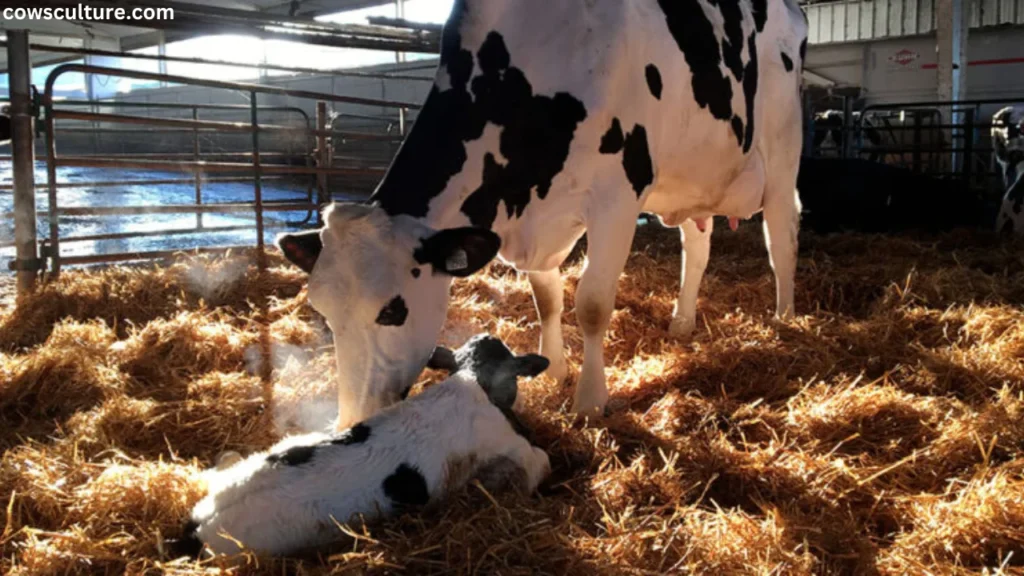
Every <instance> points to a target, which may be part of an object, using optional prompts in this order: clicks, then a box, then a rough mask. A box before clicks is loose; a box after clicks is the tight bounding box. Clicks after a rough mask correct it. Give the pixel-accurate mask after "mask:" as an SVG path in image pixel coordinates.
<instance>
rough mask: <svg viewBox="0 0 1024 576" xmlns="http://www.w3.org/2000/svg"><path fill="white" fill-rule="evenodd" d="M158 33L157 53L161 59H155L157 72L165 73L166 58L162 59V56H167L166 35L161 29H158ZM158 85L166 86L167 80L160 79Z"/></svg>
mask: <svg viewBox="0 0 1024 576" xmlns="http://www.w3.org/2000/svg"><path fill="white" fill-rule="evenodd" d="M158 34H160V42H159V43H158V44H157V54H158V55H159V56H161V59H160V60H157V72H159V73H160V74H167V60H163V59H162V57H164V56H167V35H166V34H165V33H164V31H163V30H160V31H159V32H158ZM160 87H161V88H166V87H167V82H165V81H163V80H161V81H160Z"/></svg>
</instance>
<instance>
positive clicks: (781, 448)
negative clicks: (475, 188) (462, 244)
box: [0, 225, 1024, 575]
mask: <svg viewBox="0 0 1024 576" xmlns="http://www.w3.org/2000/svg"><path fill="white" fill-rule="evenodd" d="M801 246H802V247H801V257H800V261H799V271H798V278H797V307H798V311H799V313H800V314H801V315H800V316H797V317H796V318H795V319H793V320H792V321H788V322H784V323H779V322H776V321H774V320H772V319H771V316H770V311H771V309H772V302H773V298H774V288H773V280H772V277H771V274H770V271H769V267H768V263H767V258H766V256H765V251H764V246H763V243H762V241H761V239H760V234H759V229H758V228H757V226H755V225H748V226H744V227H741V229H740V231H739V232H737V233H729V232H727V231H726V232H719V233H718V234H717V235H716V237H715V240H714V247H713V251H712V259H711V265H710V267H709V271H708V275H707V277H706V279H705V284H704V286H703V287H702V291H701V294H702V296H701V300H700V303H699V313H700V314H701V316H702V320H701V321H699V322H698V331H697V334H696V335H695V336H694V337H693V338H692V339H691V340H688V341H679V340H676V339H674V338H672V337H670V336H669V335H668V333H667V332H666V328H667V325H668V320H669V318H670V315H671V311H672V304H673V300H674V297H675V294H676V291H677V286H678V272H679V258H678V238H677V236H676V235H675V233H674V232H672V231H667V230H660V229H657V228H654V227H642V228H641V230H640V233H639V234H638V237H637V239H636V242H635V245H634V252H633V254H632V256H631V258H630V261H629V264H628V267H627V270H626V274H625V275H624V276H623V278H622V280H621V281H620V284H619V293H618V300H617V309H616V312H615V315H614V317H613V320H612V324H611V328H610V331H609V334H608V338H607V342H608V348H607V352H606V359H607V361H608V363H609V365H610V369H609V384H610V388H611V401H610V404H611V409H612V411H611V414H610V415H609V416H608V417H607V418H605V419H603V420H602V421H601V422H599V423H591V425H590V426H587V425H585V424H584V423H582V422H577V421H574V420H573V419H572V418H570V417H568V416H567V415H566V414H565V410H566V407H567V404H568V402H569V398H570V395H569V389H568V388H566V387H562V386H556V385H554V384H553V383H552V382H551V381H550V380H548V379H547V378H544V377H542V378H539V379H537V380H534V381H530V382H527V383H525V384H524V385H523V391H522V394H523V396H524V397H525V400H526V404H527V407H528V412H527V415H526V417H525V421H526V422H527V423H528V424H529V425H531V426H532V427H533V428H534V430H535V433H536V441H537V442H538V443H539V444H541V445H542V446H544V447H545V448H546V449H547V450H548V452H549V454H550V455H551V459H552V463H553V468H554V470H553V475H552V477H551V479H550V480H549V481H548V482H546V483H545V485H544V486H543V487H542V490H541V493H540V494H539V495H535V496H533V497H520V496H515V495H507V494H488V493H486V492H484V491H483V490H482V489H481V488H480V487H479V486H470V487H468V488H467V489H466V490H465V491H464V492H462V493H459V494H456V495H455V496H454V500H453V501H452V502H451V503H450V504H449V505H447V506H445V507H442V508H438V509H435V510H428V511H426V512H424V513H423V514H422V515H418V516H405V517H402V518H398V519H396V520H394V521H391V522H388V523H385V524H377V525H369V526H363V525H355V526H347V527H343V528H339V533H338V536H339V539H338V544H337V546H335V547H333V548H331V549H328V550H324V551H323V552H322V553H321V554H320V555H318V556H306V557H303V558H292V559H269V558H256V557H252V556H246V555H240V556H238V557H234V558H221V559H215V560H210V561H206V562H205V563H202V564H197V563H194V562H191V561H186V560H183V559H173V558H167V557H166V555H165V554H164V550H166V546H165V544H166V541H167V540H168V539H172V538H174V537H176V536H177V535H178V534H179V530H180V526H181V522H182V520H183V519H184V518H185V516H186V515H187V514H188V512H189V510H190V508H191V506H192V505H193V504H194V503H195V502H196V501H197V500H198V499H199V498H201V497H202V495H203V491H204V487H203V486H202V484H201V482H200V479H199V475H198V473H199V471H200V470H202V469H203V468H205V467H207V466H210V465H212V464H213V463H214V461H215V459H216V457H217V455H218V454H220V453H221V452H222V451H224V450H235V451H239V452H242V453H248V452H251V451H253V450H257V449H261V448H264V447H266V446H268V445H269V444H271V443H273V442H274V441H275V440H276V439H277V438H278V437H279V436H280V434H282V433H284V432H286V431H288V430H292V429H303V428H308V427H311V426H318V425H321V424H322V423H323V422H324V421H325V419H327V418H329V417H330V415H331V411H332V409H333V405H332V404H333V398H332V397H333V390H332V387H331V380H330V378H331V373H332V370H333V360H332V355H331V352H332V350H331V347H330V339H329V337H328V336H327V332H326V329H325V327H324V326H323V323H322V321H321V320H319V318H318V317H317V316H316V315H315V313H313V312H312V311H311V310H310V308H309V307H308V305H307V304H306V302H305V293H304V291H303V285H304V277H303V275H302V274H301V273H300V272H298V271H296V270H295V269H294V268H291V267H288V266H285V265H284V264H283V262H282V261H281V260H280V258H279V257H277V256H272V257H271V262H270V267H269V268H268V269H267V270H266V272H264V273H263V274H262V275H261V273H260V272H258V271H257V269H256V266H255V265H253V264H252V262H251V261H250V259H249V258H250V256H251V255H247V254H236V255H231V256H228V257H226V258H216V259H214V258H184V259H182V260H179V261H177V262H175V263H173V264H170V265H168V266H166V267H161V268H155V269H143V268H109V269H104V270H99V271H91V272H82V271H70V272H67V273H65V274H64V275H63V276H62V278H61V279H60V280H59V281H57V282H55V283H51V284H49V285H47V286H46V287H45V288H43V289H42V290H41V291H39V292H38V293H37V294H35V295H33V296H31V297H28V298H27V299H25V300H23V301H22V302H20V304H19V306H18V307H17V308H10V309H8V310H6V311H4V312H2V313H0V314H2V316H0V420H2V422H3V423H4V425H3V434H2V436H0V450H2V451H3V459H2V464H0V496H2V499H3V501H2V502H0V510H4V513H3V516H2V518H3V521H0V552H2V554H0V571H4V572H8V571H9V572H10V573H12V574H33V575H34V574H40V575H42V574H120V573H131V574H140V573H172V574H207V573H209V574H214V573H223V572H228V573H239V574H256V573H259V574H263V573H266V574H282V573H293V574H319V573H329V572H337V573H396V572H401V573H410V574H424V573H463V574H477V573H479V574H493V573H501V574H534V573H550V574H588V575H590V574H625V573H629V574H653V573H707V574H741V573H748V574H832V573H836V574H873V573H882V574H906V573H913V574H925V573H930V574H967V573H976V572H979V571H985V570H987V571H988V573H991V574H994V573H1006V574H1010V573H1015V574H1021V573H1024V452H1022V451H1024V391H1022V386H1024V308H1022V304H1024V244H1022V243H1021V242H1020V241H1017V242H1015V243H1014V242H1013V241H1005V240H998V239H996V238H994V237H990V236H986V235H979V234H974V233H965V232H954V233H949V234H945V235H941V236H933V237H927V238H921V237H917V238H910V237H869V236H861V235H855V234H844V235H837V236H831V237H815V236H811V235H805V237H803V238H802V245H801ZM581 266H582V264H581V261H580V259H579V258H578V257H576V258H575V259H574V260H571V261H570V263H569V264H568V265H567V266H566V268H567V272H568V277H569V281H568V282H567V295H566V299H567V302H566V303H567V306H566V313H565V315H564V317H563V321H564V323H565V327H566V341H567V344H568V345H569V346H570V347H571V353H570V356H569V362H570V365H571V367H573V368H578V366H579V362H580V359H581V339H580V337H579V334H578V331H577V329H576V325H575V318H574V315H573V313H572V302H573V293H574V288H575V283H576V279H577V278H578V276H579V272H580V269H581ZM482 330H488V331H491V332H492V333H495V334H496V335H498V336H500V337H502V338H503V339H505V340H506V341H507V342H508V343H509V344H510V345H511V346H512V347H513V348H514V349H517V350H520V351H526V350H529V349H532V348H533V347H534V346H535V345H536V339H537V337H538V332H539V327H538V324H537V322H536V319H535V314H534V312H533V305H532V300H531V296H530V292H529V287H528V282H527V281H526V280H525V278H524V277H521V276H517V275H516V273H515V272H514V271H511V270H509V269H508V268H505V267H503V266H501V265H492V266H491V267H490V268H489V269H488V271H487V272H486V273H483V274H479V275H477V276H475V277H473V278H470V279H467V280H465V281H460V282H457V283H456V284H455V287H454V289H453V306H452V308H451V311H450V313H449V319H448V323H447V325H446V328H445V331H444V334H443V336H442V338H443V340H444V341H445V342H446V343H449V344H459V343H461V342H462V341H463V340H464V339H465V338H467V337H469V336H471V335H472V334H475V333H477V332H479V331H482ZM262 358H268V359H269V360H268V362H267V363H264V362H263V360H261V359H262ZM271 370H272V373H271V376H270V378H269V379H264V378H261V376H260V375H261V374H266V373H267V372H269V371H271ZM437 378H438V375H437V374H434V373H427V374H425V375H424V381H425V382H427V383H429V382H432V381H436V380H437Z"/></svg>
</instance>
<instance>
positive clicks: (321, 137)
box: [0, 64, 419, 274]
mask: <svg viewBox="0 0 1024 576" xmlns="http://www.w3.org/2000/svg"><path fill="white" fill-rule="evenodd" d="M72 72H78V73H85V74H100V75H105V76H112V77H118V78H131V79H139V80H152V81H159V82H165V83H168V84H183V85H191V86H201V87H207V88H212V89H218V90H230V91H233V92H241V93H243V94H245V95H246V96H247V98H248V100H249V103H248V104H245V105H233V104H182V103H170V102H168V103H161V102H119V101H86V100H67V101H62V100H57V99H56V98H55V97H54V86H55V85H56V83H57V80H58V78H59V77H60V76H62V75H64V74H68V73H72ZM270 96H277V97H288V98H297V99H306V100H312V101H316V103H317V105H316V110H317V115H316V118H315V120H312V121H311V119H310V117H309V114H307V113H306V112H305V111H304V110H302V108H299V107H296V106H261V105H259V101H260V99H261V98H267V97H270ZM328 102H334V103H339V104H355V105H363V106H374V107H382V108H393V109H396V110H397V117H398V118H400V119H402V120H403V121H401V122H399V124H401V125H403V128H404V118H405V115H406V113H407V111H408V110H410V109H416V108H419V104H416V103H412V102H400V101H391V100H381V99H374V98H363V97H354V96H342V95H335V94H323V93H318V92H310V91H305V90H292V89H287V88H281V87H277V86H266V85H259V84H251V83H243V82H224V81H218V80H205V79H195V78H187V77H182V76H174V75H168V74H155V73H151V72H144V71H137V70H122V69H117V68H109V67H103V66H92V65H86V64H64V65H60V66H57V67H56V68H55V69H54V70H53V71H52V72H51V73H50V74H49V76H48V77H47V79H46V84H45V89H44V90H43V93H42V95H41V108H42V110H41V113H42V126H43V133H44V136H45V163H46V174H47V181H46V183H45V184H39V185H36V186H34V187H35V188H37V189H42V188H45V189H46V190H47V197H48V200H49V207H48V209H47V210H45V211H42V212H40V213H39V216H40V217H42V218H44V219H45V220H46V221H48V223H49V230H48V234H47V235H46V237H45V238H44V239H42V240H39V241H38V242H39V244H40V258H39V259H38V260H34V261H23V260H21V259H18V258H16V259H15V260H14V261H12V262H11V263H10V266H9V267H10V268H12V269H19V270H24V269H36V270H44V269H47V268H48V269H49V271H50V272H51V273H52V274H57V273H59V272H60V270H61V268H62V266H66V265H73V264H92V263H101V262H123V261H129V260H142V259H151V258H163V257H166V256H168V255H170V254H173V253H174V252H175V251H174V250H154V251H128V252H118V253H108V254H87V255H67V254H62V253H61V245H62V244H63V243H70V242H86V241H98V240H125V239H133V238H152V237H164V236H165V237H168V238H173V237H180V236H186V235H188V234H196V233H211V232H224V231H241V230H248V229H252V230H254V231H255V233H256V242H255V244H256V246H257V248H258V249H259V250H260V251H261V252H260V253H262V250H263V248H264V245H263V244H264V236H265V235H264V230H265V227H266V226H267V225H268V224H270V225H286V226H301V225H304V224H307V223H309V221H310V220H311V219H312V218H313V216H314V215H316V216H317V217H319V208H320V207H322V205H323V204H324V203H325V202H327V201H328V200H329V198H330V194H329V191H328V188H327V186H328V181H327V179H328V178H329V177H335V178H351V177H363V178H379V177H380V176H381V175H382V174H383V172H384V169H383V168H382V167H351V166H332V163H333V161H334V160H336V158H335V157H333V155H332V153H331V143H332V142H347V141H352V142H365V143H373V142H379V143H382V144H388V145H390V144H394V143H399V142H400V141H401V137H402V135H401V133H399V134H391V133H383V134H381V133H375V132H373V131H359V130H343V129H339V128H338V127H336V126H335V125H334V124H333V122H332V121H331V120H330V119H329V118H328V116H327V103H328ZM121 110H124V113H122V112H121ZM153 111H172V112H176V113H179V114H188V115H189V116H190V117H158V116H152V115H147V113H152V112H153ZM214 112H215V113H226V114H229V113H235V114H243V113H244V114H246V115H247V116H248V118H247V119H246V120H244V121H235V120H230V121H229V120H223V119H209V118H201V117H200V113H205V114H210V113H214ZM268 114H278V115H280V114H293V115H295V116H296V117H297V118H298V125H290V124H281V123H267V122H261V121H260V117H261V115H268ZM339 116H352V115H339ZM370 118H373V117H367V119H370ZM374 119H376V120H385V119H379V118H374ZM112 127H119V128H112ZM124 127H127V128H124ZM133 127H134V128H133ZM140 131H141V132H144V133H147V134H149V133H154V134H157V133H159V134H171V133H174V134H178V135H186V136H188V135H191V142H192V146H191V148H192V149H191V150H190V151H180V150H177V151H168V152H151V151H139V152H136V151H132V152H127V153H123V154H115V155H111V154H72V155H61V154H58V145H57V142H58V138H59V134H64V133H67V134H74V133H76V132H77V133H83V132H84V133H90V134H96V135H102V134H116V135H123V134H128V133H138V132H140ZM388 132H390V130H389V131H388ZM226 134H236V135H243V136H244V135H247V136H248V138H249V139H250V148H251V149H250V150H248V151H237V150H232V151H224V150H219V151H218V150H204V149H203V148H202V146H201V145H200V136H203V135H207V136H209V135H226ZM261 136H287V137H288V138H289V140H287V141H286V142H287V144H288V146H287V149H286V150H273V151H270V150H267V149H266V144H265V143H262V145H261ZM293 147H294V148H297V149H296V150H293ZM66 167H79V168H90V167H93V168H119V169H139V170H152V171H164V172H172V173H173V172H179V173H182V174H183V176H182V177H180V178H178V177H170V178H169V177H166V176H164V177H160V178H155V179H152V180H147V179H139V178H138V177H137V176H135V177H134V178H127V179H125V180H112V179H106V180H99V181H92V182H58V169H59V168H66ZM213 174H217V175H216V176H211V175H213ZM186 175H187V176H186ZM296 177H298V178H308V179H309V181H308V184H307V186H306V189H305V194H304V197H303V198H298V199H296V200H294V201H293V200H277V201H268V200H266V199H265V198H264V194H263V183H264V182H265V181H267V180H280V179H292V178H296ZM246 181H248V182H252V184H253V199H252V201H251V202H218V203H210V202H205V201H204V197H203V184H204V183H218V182H225V183H226V182H246ZM157 184H193V185H194V186H195V197H194V203H189V204H174V205H158V206H152V205H150V206H138V205H133V206H129V205H111V206H75V207H69V206H62V205H61V194H60V191H61V190H65V189H69V188H79V187H82V186H88V187H91V188H92V187H117V186H124V185H157ZM12 188H13V185H0V191H2V190H5V189H12ZM314 190H315V194H314ZM285 212H300V213H301V212H305V213H306V218H305V219H304V220H301V221H289V220H282V219H278V218H271V217H270V214H273V213H285ZM149 214H195V216H196V225H195V227H194V228H185V229H182V228H166V229H156V230H153V229H149V230H141V231H125V232H109V233H99V234H84V235H77V236H71V235H67V234H64V235H62V230H61V219H62V217H81V216H89V217H117V216H130V215H136V216H137V215H149ZM205 214H251V215H252V216H254V223H253V224H243V225H232V226H212V227H211V226H205V225H204V222H203V219H202V218H203V215H205ZM12 215H14V213H13V212H12V213H8V214H3V216H5V217H6V216H12ZM231 248H237V247H231ZM231 248H228V247H225V248H210V247H202V248H200V249H199V250H200V251H213V250H227V249H231ZM189 250H195V249H194V248H190V249H189ZM47 262H48V263H49V266H48V267H47V266H46V264H47Z"/></svg>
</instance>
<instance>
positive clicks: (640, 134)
mask: <svg viewBox="0 0 1024 576" xmlns="http://www.w3.org/2000/svg"><path fill="white" fill-rule="evenodd" d="M598 151H599V152H601V153H602V154H618V153H619V152H620V151H621V152H622V167H623V168H625V169H626V178H627V179H628V180H629V183H630V184H632V185H633V191H634V192H636V195H637V197H638V198H639V197H640V195H641V194H643V191H644V189H645V188H647V187H648V186H650V185H651V182H654V166H653V164H652V161H651V151H650V148H649V147H648V144H647V129H646V128H644V127H643V126H641V125H640V124H637V125H635V126H633V130H632V131H631V132H629V133H628V134H625V135H624V134H623V133H622V125H621V124H620V123H619V119H618V118H613V119H612V125H611V127H610V128H608V131H607V132H605V135H604V136H603V137H602V138H601V147H600V148H599V149H598Z"/></svg>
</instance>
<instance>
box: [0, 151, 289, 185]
mask: <svg viewBox="0 0 1024 576" xmlns="http://www.w3.org/2000/svg"><path fill="white" fill-rule="evenodd" d="M0 160H2V158H0ZM271 178H273V179H274V180H281V179H283V178H285V177H284V176H264V177H263V179H264V180H268V179H271ZM250 180H252V178H250V177H248V176H207V177H206V178H203V181H204V182H206V183H207V184H210V183H218V182H249V181H250ZM193 181H194V179H193V178H165V179H160V180H94V181H90V182H58V183H57V188H106V187H109V186H159V185H163V184H191V183H192V182H193ZM49 187H50V185H49V184H36V190H42V189H43V188H49ZM13 188H14V185H13V184H0V192H4V191H8V190H12V189H13Z"/></svg>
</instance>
